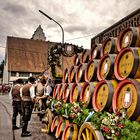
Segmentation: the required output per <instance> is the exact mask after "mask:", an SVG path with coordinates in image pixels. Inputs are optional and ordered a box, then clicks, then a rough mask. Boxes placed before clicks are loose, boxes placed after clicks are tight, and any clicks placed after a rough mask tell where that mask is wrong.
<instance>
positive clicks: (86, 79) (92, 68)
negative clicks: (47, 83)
mask: <svg viewBox="0 0 140 140" xmlns="http://www.w3.org/2000/svg"><path fill="white" fill-rule="evenodd" d="M139 47H140V28H139V27H129V28H126V29H125V30H123V31H122V32H121V33H120V35H119V37H118V38H114V37H110V38H108V39H107V40H105V41H104V42H103V44H93V46H92V49H91V50H88V49H85V50H84V51H83V52H82V54H79V55H76V56H75V58H74V62H73V65H72V66H71V68H70V69H65V71H64V75H63V82H62V83H61V84H57V85H56V86H55V89H54V93H53V98H56V99H58V100H60V99H62V100H63V101H64V102H80V101H82V102H84V103H85V105H86V107H87V108H90V109H92V108H93V109H94V111H96V112H98V111H109V112H116V111H118V110H120V109H121V108H125V109H126V112H127V115H128V117H129V118H130V119H132V120H137V121H139V120H140V107H139V104H140V48H139ZM60 120H62V118H59V117H57V118H55V117H54V121H56V122H59V123H61V125H62V124H63V123H64V124H65V125H63V126H65V127H63V126H61V128H63V129H62V130H63V134H62V136H61V137H62V139H63V140H66V139H79V140H80V139H84V140H85V139H89V138H88V136H90V138H91V139H94V138H95V137H96V139H103V136H102V134H101V133H100V132H97V130H95V129H94V126H93V125H92V124H91V123H89V122H88V123H87V122H86V123H84V124H83V125H82V126H81V127H80V129H79V128H78V126H76V125H75V124H70V123H69V122H68V120H65V121H60ZM62 122H63V123H62ZM53 124H54V123H52V125H53ZM55 126H59V127H60V125H58V124H56V125H55ZM78 129H79V130H78ZM57 138H58V136H57Z"/></svg>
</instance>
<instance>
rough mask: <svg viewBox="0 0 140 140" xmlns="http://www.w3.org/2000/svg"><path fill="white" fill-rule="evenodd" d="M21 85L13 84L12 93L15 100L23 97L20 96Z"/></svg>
mask: <svg viewBox="0 0 140 140" xmlns="http://www.w3.org/2000/svg"><path fill="white" fill-rule="evenodd" d="M20 88H21V87H20V86H18V85H15V86H13V88H12V90H11V94H12V99H13V101H21V97H20Z"/></svg>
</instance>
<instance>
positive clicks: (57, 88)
mask: <svg viewBox="0 0 140 140" xmlns="http://www.w3.org/2000/svg"><path fill="white" fill-rule="evenodd" d="M59 87H60V84H56V85H55V87H54V90H53V98H54V99H56V98H57V94H58V91H59Z"/></svg>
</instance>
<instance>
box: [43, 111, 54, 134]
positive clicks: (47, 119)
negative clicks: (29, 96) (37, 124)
mask: <svg viewBox="0 0 140 140" xmlns="http://www.w3.org/2000/svg"><path fill="white" fill-rule="evenodd" d="M52 118H53V114H52V112H51V110H50V109H49V108H47V109H46V112H45V115H44V117H43V124H44V128H42V129H41V132H45V133H47V134H48V133H50V131H51V124H52Z"/></svg>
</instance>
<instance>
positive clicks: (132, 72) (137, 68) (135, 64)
mask: <svg viewBox="0 0 140 140" xmlns="http://www.w3.org/2000/svg"><path fill="white" fill-rule="evenodd" d="M114 73H115V76H116V78H117V79H118V80H124V79H126V78H129V77H130V78H134V79H137V78H140V48H130V47H127V48H124V49H123V50H122V51H121V52H120V53H119V54H118V55H117V57H116V61H115V64H114Z"/></svg>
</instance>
